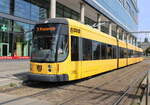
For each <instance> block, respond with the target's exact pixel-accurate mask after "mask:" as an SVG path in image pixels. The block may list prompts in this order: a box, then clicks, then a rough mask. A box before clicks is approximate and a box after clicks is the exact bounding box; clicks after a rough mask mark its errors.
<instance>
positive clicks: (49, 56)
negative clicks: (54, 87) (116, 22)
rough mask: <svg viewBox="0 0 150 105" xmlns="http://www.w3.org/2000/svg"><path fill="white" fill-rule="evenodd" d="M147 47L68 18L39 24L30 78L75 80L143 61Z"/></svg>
mask: <svg viewBox="0 0 150 105" xmlns="http://www.w3.org/2000/svg"><path fill="white" fill-rule="evenodd" d="M142 52H143V50H142V49H140V48H138V47H136V46H133V45H131V44H129V43H126V42H123V41H121V40H119V39H116V38H115V37H112V36H110V35H107V34H105V33H103V32H100V31H99V30H97V29H94V28H92V27H90V26H87V25H84V24H81V23H80V22H77V21H75V20H71V19H66V18H56V19H49V20H46V21H44V22H43V23H39V24H37V25H36V26H35V28H34V32H33V44H32V54H31V67H30V74H29V76H28V79H29V80H32V81H49V82H58V81H72V80H78V79H81V78H86V77H89V76H92V75H96V74H99V73H102V72H107V71H110V70H114V69H117V68H120V67H124V66H127V65H130V64H134V63H137V62H140V61H142V60H143V58H142V57H141V55H142Z"/></svg>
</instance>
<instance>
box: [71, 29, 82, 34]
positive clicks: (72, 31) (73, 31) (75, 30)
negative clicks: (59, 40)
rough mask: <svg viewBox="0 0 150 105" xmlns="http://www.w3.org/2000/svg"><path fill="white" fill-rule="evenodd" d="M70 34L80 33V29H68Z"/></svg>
mask: <svg viewBox="0 0 150 105" xmlns="http://www.w3.org/2000/svg"><path fill="white" fill-rule="evenodd" d="M70 32H71V33H80V29H77V28H71V29H70Z"/></svg>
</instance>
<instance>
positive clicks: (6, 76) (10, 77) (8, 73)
mask: <svg viewBox="0 0 150 105" xmlns="http://www.w3.org/2000/svg"><path fill="white" fill-rule="evenodd" d="M28 71H29V60H5V61H0V86H4V85H9V84H18V83H19V82H22V81H23V79H25V78H26V76H27V74H28Z"/></svg>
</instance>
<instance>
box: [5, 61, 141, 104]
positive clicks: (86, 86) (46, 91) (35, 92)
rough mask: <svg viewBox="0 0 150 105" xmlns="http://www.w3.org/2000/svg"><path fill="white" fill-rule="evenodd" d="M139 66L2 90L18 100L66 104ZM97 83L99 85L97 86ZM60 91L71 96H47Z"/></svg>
mask: <svg viewBox="0 0 150 105" xmlns="http://www.w3.org/2000/svg"><path fill="white" fill-rule="evenodd" d="M135 65H139V66H141V65H143V63H139V64H135ZM139 66H138V67H135V66H134V65H131V66H128V67H125V68H121V69H119V70H115V71H112V72H110V73H105V74H102V75H99V76H96V77H93V78H91V79H88V80H85V81H84V80H83V81H80V82H73V83H67V85H58V84H57V85H54V86H52V85H51V86H48V85H49V84H46V86H45V87H40V86H38V84H37V86H34V85H33V84H31V86H23V87H20V88H16V89H15V88H14V89H12V90H11V89H10V90H6V91H3V92H4V93H7V94H15V95H18V96H19V98H18V100H19V99H22V98H27V97H28V98H37V99H42V100H46V101H53V102H54V105H55V104H56V105H67V104H68V103H69V104H68V105H70V103H72V102H74V101H75V100H77V99H79V98H80V97H84V96H86V95H87V96H88V95H90V94H91V93H92V92H93V91H95V92H98V93H99V91H102V90H103V89H104V88H105V86H106V87H107V86H108V85H109V84H111V82H112V81H113V83H112V84H114V82H115V81H116V83H117V82H120V81H121V80H122V79H126V78H127V76H128V77H130V76H132V74H134V73H135V72H136V71H137V69H138V68H139ZM105 75H108V76H106V77H105ZM135 75H137V74H135ZM116 78H117V79H116ZM99 79H101V81H102V82H100V83H99V81H98V80H99ZM90 81H91V82H90ZM93 81H96V82H95V83H94V82H93ZM92 83H93V84H92ZM98 83H99V84H100V85H98V86H97V84H98ZM32 85H33V86H32ZM35 85H36V84H35ZM39 85H40V84H39ZM109 86H110V85H109ZM102 87H103V89H102ZM75 88H78V89H77V90H76V91H75V90H74V89H75ZM80 88H81V90H80ZM69 89H70V90H69ZM71 89H72V90H71ZM123 90H125V89H123ZM20 91H22V92H21V93H20ZM26 91H30V93H26ZM62 91H63V94H64V93H65V94H69V93H70V94H71V93H73V97H70V96H69V95H68V97H67V95H63V96H64V97H63V98H62V99H59V100H55V98H52V99H51V98H50V97H49V96H51V97H53V95H54V97H57V95H56V94H57V93H59V92H60V93H61V92H62ZM68 91H69V92H68ZM79 93H80V94H79ZM76 94H77V95H76ZM122 94H123V92H122ZM55 95H56V96H55ZM102 96H103V95H102ZM60 98H61V97H60ZM64 100H65V101H64ZM12 101H13V100H12ZM72 105H74V104H72ZM82 105H84V104H82Z"/></svg>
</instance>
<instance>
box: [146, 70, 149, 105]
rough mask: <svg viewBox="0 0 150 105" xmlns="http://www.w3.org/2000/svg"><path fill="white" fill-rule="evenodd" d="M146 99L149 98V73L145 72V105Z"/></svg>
mask: <svg viewBox="0 0 150 105" xmlns="http://www.w3.org/2000/svg"><path fill="white" fill-rule="evenodd" d="M148 98H149V71H147V79H146V102H145V103H146V105H149V102H148Z"/></svg>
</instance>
